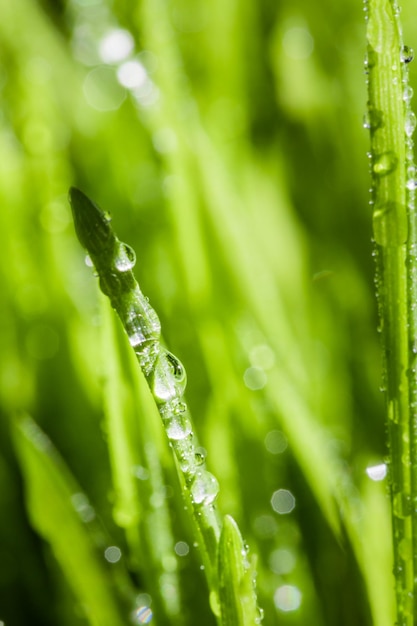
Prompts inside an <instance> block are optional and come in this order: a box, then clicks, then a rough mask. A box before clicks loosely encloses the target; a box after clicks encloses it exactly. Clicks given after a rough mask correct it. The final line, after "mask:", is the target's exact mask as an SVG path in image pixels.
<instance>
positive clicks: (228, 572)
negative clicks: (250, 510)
mask: <svg viewBox="0 0 417 626" xmlns="http://www.w3.org/2000/svg"><path fill="white" fill-rule="evenodd" d="M218 575H219V604H220V613H221V624H222V626H254V624H259V623H260V621H261V614H260V611H259V609H258V607H257V604H256V593H255V588H254V583H253V578H254V572H253V568H252V567H251V566H250V564H249V563H248V561H247V550H246V548H245V546H244V543H243V540H242V536H241V534H240V532H239V528H238V526H237V524H236V522H235V521H234V519H233V518H232V517H231V516H230V515H226V516H225V518H224V523H223V528H222V533H221V535H220V543H219V554H218ZM213 608H214V607H213Z"/></svg>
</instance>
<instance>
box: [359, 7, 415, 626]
mask: <svg viewBox="0 0 417 626" xmlns="http://www.w3.org/2000/svg"><path fill="white" fill-rule="evenodd" d="M367 38H368V53H367V61H366V68H367V72H368V74H369V81H368V95H369V101H368V117H367V120H366V125H367V126H368V127H369V130H370V137H371V174H372V182H373V188H372V199H371V202H372V204H373V229H374V237H375V241H376V244H377V262H378V267H377V271H378V287H379V294H378V295H379V310H380V318H381V325H382V330H383V349H384V361H385V370H386V373H385V385H386V404H387V426H388V439H389V447H390V456H391V459H390V460H391V464H390V481H391V484H390V488H391V500H392V522H393V545H394V575H395V582H396V596H397V612H398V621H399V623H401V624H404V625H406V624H407V625H408V624H409V625H410V626H411V624H413V621H414V617H413V614H414V612H415V609H413V607H414V606H415V600H413V597H414V592H415V584H416V583H415V573H416V564H417V543H416V542H417V535H416V534H415V531H416V529H417V525H416V519H417V515H416V513H413V514H412V509H415V507H414V506H413V507H412V506H411V499H413V500H415V498H416V496H417V483H416V469H415V468H416V460H415V454H416V451H417V450H416V443H415V434H416V432H415V422H416V415H415V409H414V408H412V407H413V406H415V399H416V391H415V386H416V381H415V370H414V372H413V370H412V369H410V366H412V365H413V364H414V365H415V354H414V352H415V346H416V345H417V336H416V328H417V326H416V324H415V314H414V313H413V311H414V308H415V300H414V297H415V293H416V290H415V280H416V279H415V269H414V271H413V265H414V266H415V258H414V257H415V255H414V256H412V255H410V250H411V249H413V248H414V243H415V234H416V232H415V226H414V219H415V210H414V177H413V175H411V176H410V171H411V170H412V171H413V172H415V168H414V164H413V142H412V140H411V136H412V134H413V132H414V129H415V126H416V118H415V115H414V113H413V112H412V111H411V110H410V93H409V86H408V71H407V64H408V63H409V61H410V60H412V53H411V51H410V50H409V49H408V48H406V47H405V46H404V45H403V41H402V33H401V26H400V22H399V8H398V5H397V4H396V3H395V2H392V1H389V0H370V2H369V4H368V27H367ZM409 224H410V226H411V227H410V229H409ZM409 230H410V237H409V232H408V231H409ZM407 242H408V245H407ZM413 320H414V323H413ZM410 321H411V324H410ZM410 407H411V408H412V412H410ZM411 463H412V468H413V469H412V471H411ZM413 546H414V547H413ZM413 555H414V556H413ZM413 560H414V563H413Z"/></svg>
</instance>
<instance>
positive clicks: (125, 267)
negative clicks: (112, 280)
mask: <svg viewBox="0 0 417 626" xmlns="http://www.w3.org/2000/svg"><path fill="white" fill-rule="evenodd" d="M135 263H136V254H135V251H134V250H133V248H131V247H130V246H128V245H127V243H120V245H119V249H118V250H117V254H116V256H115V258H114V266H115V267H116V269H118V270H119V272H127V271H129V270H131V269H132V268H133V267H134V265H135Z"/></svg>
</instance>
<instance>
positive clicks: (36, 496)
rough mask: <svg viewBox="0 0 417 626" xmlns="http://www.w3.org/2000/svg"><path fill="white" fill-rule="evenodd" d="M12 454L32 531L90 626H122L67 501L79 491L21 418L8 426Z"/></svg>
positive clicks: (100, 566) (106, 583)
mask: <svg viewBox="0 0 417 626" xmlns="http://www.w3.org/2000/svg"><path fill="white" fill-rule="evenodd" d="M13 435H14V442H15V447H16V452H17V455H18V458H19V461H20V466H21V468H22V472H23V476H24V479H25V485H26V503H27V508H28V512H29V515H30V518H31V521H32V524H33V526H34V528H35V529H36V530H37V531H38V532H39V534H40V535H41V536H42V537H43V538H44V539H45V540H46V541H47V542H48V543H49V544H50V545H51V547H52V550H53V553H54V555H55V557H56V559H57V561H58V563H59V565H60V567H61V569H62V571H63V572H64V574H65V577H66V579H67V582H68V585H69V587H70V588H72V590H73V593H74V595H75V597H76V598H77V602H78V603H79V605H80V606H81V607H83V609H84V611H85V614H86V617H87V619H88V623H89V624H91V626H122V625H125V624H126V616H124V617H123V616H122V613H121V611H120V609H119V608H118V606H117V601H116V599H115V594H114V590H113V589H112V588H111V585H110V581H109V576H108V573H107V572H105V569H104V557H103V562H102V563H101V562H100V559H99V556H98V553H97V549H96V547H95V545H94V542H93V537H92V535H91V533H90V532H89V530H88V528H87V526H86V523H85V522H83V521H82V519H81V518H80V516H79V514H78V513H77V511H76V509H75V508H74V505H73V504H72V502H71V498H74V496H76V494H80V489H79V487H78V486H77V484H76V482H75V480H74V479H73V478H72V476H71V475H70V473H69V471H68V469H67V468H66V467H65V465H64V464H63V461H62V460H61V458H60V457H59V456H58V453H57V451H56V450H55V449H54V448H53V446H52V443H51V442H50V440H49V439H48V437H47V436H46V435H45V434H44V433H43V432H42V431H41V429H40V428H39V427H38V426H37V424H36V423H35V422H34V421H33V420H32V419H30V418H29V417H25V418H23V419H19V420H16V423H15V424H14V425H13Z"/></svg>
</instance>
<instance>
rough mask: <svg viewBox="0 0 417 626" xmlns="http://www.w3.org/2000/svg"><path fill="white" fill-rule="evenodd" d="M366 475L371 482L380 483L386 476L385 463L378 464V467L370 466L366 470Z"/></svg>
mask: <svg viewBox="0 0 417 626" xmlns="http://www.w3.org/2000/svg"><path fill="white" fill-rule="evenodd" d="M366 473H367V474H368V476H369V478H370V479H371V480H375V481H380V480H384V478H385V476H386V475H387V465H386V463H379V464H378V465H372V466H370V467H367V468H366Z"/></svg>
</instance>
